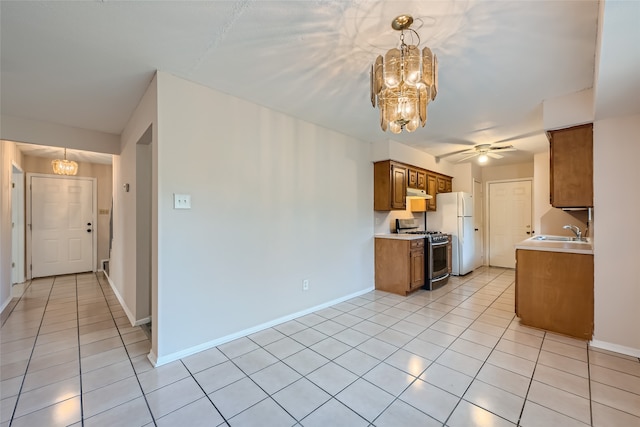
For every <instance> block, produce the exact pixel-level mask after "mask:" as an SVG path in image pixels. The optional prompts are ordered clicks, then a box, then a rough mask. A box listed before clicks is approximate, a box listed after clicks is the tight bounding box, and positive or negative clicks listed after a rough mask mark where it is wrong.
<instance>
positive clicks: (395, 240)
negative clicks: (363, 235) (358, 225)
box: [375, 234, 425, 296]
mask: <svg viewBox="0 0 640 427" xmlns="http://www.w3.org/2000/svg"><path fill="white" fill-rule="evenodd" d="M405 236H406V237H405ZM424 265H425V263H424V237H423V236H415V235H414V236H411V235H406V234H405V235H402V234H401V235H389V236H384V237H380V236H376V238H375V274H376V277H375V283H376V289H378V290H381V291H386V292H392V293H394V294H398V295H402V296H406V295H407V294H409V293H410V292H413V291H415V290H416V289H418V288H420V287H422V286H423V285H424Z"/></svg>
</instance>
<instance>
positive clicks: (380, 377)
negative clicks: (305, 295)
mask: <svg viewBox="0 0 640 427" xmlns="http://www.w3.org/2000/svg"><path fill="white" fill-rule="evenodd" d="M513 305H514V272H513V271H512V270H505V269H489V268H482V269H479V270H476V271H475V272H473V273H472V274H470V275H467V276H465V277H461V278H452V280H451V281H450V282H449V284H447V285H446V286H445V287H443V288H442V289H439V290H437V291H433V292H428V291H423V290H420V291H418V292H417V293H415V294H412V295H411V296H409V297H406V298H403V297H400V296H396V295H392V294H387V293H384V292H379V291H375V292H369V293H367V294H365V295H363V296H361V297H358V298H354V299H351V300H349V301H346V302H343V303H340V304H337V305H334V306H333V307H330V308H326V309H323V310H320V311H317V312H315V313H312V314H309V315H306V316H304V317H300V318H298V319H296V320H293V321H290V322H287V323H283V324H280V325H278V326H276V327H274V328H270V329H266V330H263V331H261V332H258V333H256V334H253V335H250V336H248V337H245V338H240V339H238V340H235V341H232V342H229V343H227V344H224V345H221V346H219V347H217V348H212V349H210V350H207V351H203V352H201V353H198V354H195V355H192V356H189V357H186V358H184V359H182V360H179V361H176V362H173V363H169V364H167V365H164V366H161V367H159V368H156V369H153V368H152V366H151V365H150V363H149V362H148V360H147V359H146V355H147V353H148V351H149V345H150V344H149V340H148V338H147V335H146V333H145V332H144V331H143V330H142V329H141V328H140V327H135V328H134V327H131V325H130V324H129V322H128V320H127V318H126V316H125V314H124V312H123V310H122V308H121V307H120V305H119V303H118V301H117V299H116V298H115V296H114V295H113V292H112V291H111V289H110V288H109V286H108V285H107V284H106V282H105V281H104V279H102V277H101V276H96V275H93V274H81V275H71V276H61V277H55V278H45V279H38V280H34V281H33V282H31V283H30V284H28V286H27V288H26V290H25V293H24V295H23V296H22V298H21V299H20V300H19V301H18V302H17V304H13V305H12V306H10V307H9V309H8V311H10V314H9V315H8V316H7V313H3V314H4V316H3V321H4V323H3V325H2V330H1V353H0V356H1V360H0V363H1V366H0V374H1V381H2V382H1V383H0V390H1V395H2V396H1V398H2V405H1V408H0V418H1V419H0V427H5V426H9V425H12V426H57V425H74V426H80V425H86V426H100V425H106V426H113V425H123V426H146V425H158V426H196V425H208V426H209V425H211V426H217V425H231V426H261V427H262V426H292V425H303V426H349V427H352V426H377V427H386V426H444V425H446V426H450V427H458V426H463V427H468V426H515V425H520V426H527V427H530V426H545V427H546V426H588V425H593V426H625V427H634V426H636V427H637V426H640V361H639V360H638V359H637V358H633V357H629V356H624V355H620V354H615V353H610V352H606V351H601V350H597V349H591V348H589V347H588V346H587V343H586V342H584V341H578V340H575V339H570V338H566V337H562V336H559V335H555V334H552V333H545V332H543V331H539V330H535V329H531V328H527V327H524V326H521V325H519V323H518V319H517V318H515V317H514V313H513ZM5 311H7V310H5Z"/></svg>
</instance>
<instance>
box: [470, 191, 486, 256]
mask: <svg viewBox="0 0 640 427" xmlns="http://www.w3.org/2000/svg"><path fill="white" fill-rule="evenodd" d="M472 182H473V184H472V185H473V190H472V194H473V200H474V204H475V203H476V201H479V203H480V209H478V210H476V209H475V206H474V210H473V216H474V221H475V217H476V216H477V215H482V218H481V219H480V224H481V229H480V230H479V231H480V233H478V234H479V236H476V238H478V237H479V238H480V246H481V247H482V253H481V254H480V257H479V258H480V265H479V266H477V267H475V268H479V267H482V266H484V265H488V262H487V257H486V254H487V251H486V247H485V238H484V236H485V230H486V222H485V221H486V219H487V215H486V212H485V205H486V202H485V197H484V196H485V191H484V188H483V187H484V186H483V185H482V181H478V180H477V179H476V178H473V180H472ZM476 184H478V186H479V187H480V194H476ZM476 212H477V213H476ZM474 225H475V224H474Z"/></svg>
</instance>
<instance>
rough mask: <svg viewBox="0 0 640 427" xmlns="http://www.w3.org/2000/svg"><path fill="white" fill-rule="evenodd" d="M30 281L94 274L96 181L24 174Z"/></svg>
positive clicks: (28, 274) (84, 178)
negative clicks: (26, 185)
mask: <svg viewBox="0 0 640 427" xmlns="http://www.w3.org/2000/svg"><path fill="white" fill-rule="evenodd" d="M27 181H28V183H29V192H28V194H29V197H28V198H27V218H28V222H29V224H28V225H29V230H28V232H29V236H28V239H27V241H28V242H29V247H28V254H27V258H28V259H30V269H29V271H28V273H27V276H28V277H29V278H35V277H45V276H55V275H61V274H72V273H82V272H86V271H96V259H97V233H96V232H95V231H94V230H95V229H96V228H97V227H96V223H97V214H96V211H97V191H96V179H95V178H86V177H68V176H59V175H46V174H31V173H29V174H27Z"/></svg>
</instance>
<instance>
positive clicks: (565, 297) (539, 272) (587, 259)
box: [515, 249, 594, 340]
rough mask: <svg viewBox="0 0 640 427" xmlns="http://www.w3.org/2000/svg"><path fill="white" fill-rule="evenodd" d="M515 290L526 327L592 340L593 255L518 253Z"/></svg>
mask: <svg viewBox="0 0 640 427" xmlns="http://www.w3.org/2000/svg"><path fill="white" fill-rule="evenodd" d="M515 289H516V301H515V303H516V304H515V305H516V314H517V315H518V317H520V321H521V323H522V324H523V325H528V326H533V327H535V328H540V329H546V330H549V331H553V332H558V333H560V334H563V335H569V336H572V337H576V338H580V339H584V340H590V339H591V338H592V335H593V304H594V294H593V255H588V254H574V253H567V252H545V251H530V250H522V249H518V250H516V286H515Z"/></svg>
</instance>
